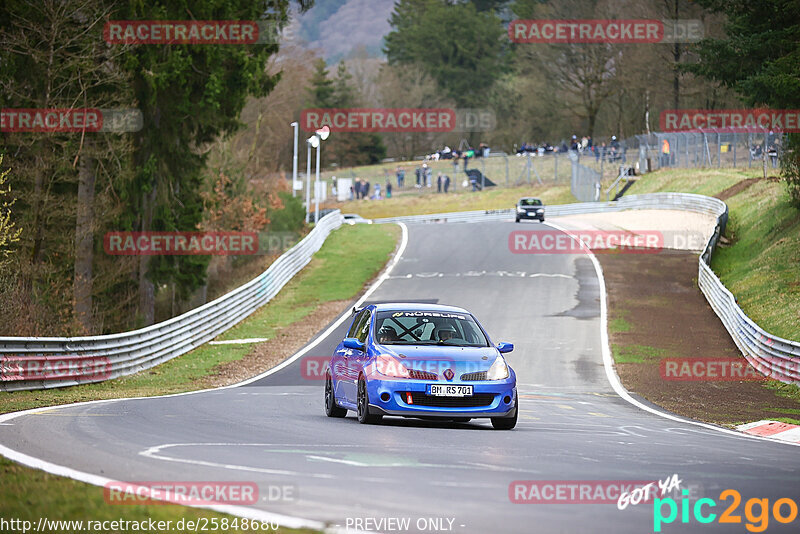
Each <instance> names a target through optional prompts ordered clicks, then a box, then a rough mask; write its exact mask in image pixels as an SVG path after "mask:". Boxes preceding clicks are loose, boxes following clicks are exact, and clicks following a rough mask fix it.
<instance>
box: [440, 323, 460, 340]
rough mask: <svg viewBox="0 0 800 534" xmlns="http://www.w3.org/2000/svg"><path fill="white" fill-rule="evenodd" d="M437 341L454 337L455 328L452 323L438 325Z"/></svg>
mask: <svg viewBox="0 0 800 534" xmlns="http://www.w3.org/2000/svg"><path fill="white" fill-rule="evenodd" d="M437 335H438V336H439V341H447V340H448V339H453V338H454V337H456V329H455V328H453V326H452V325H449V324H446V325H443V326H440V327H439V331H438V334H437Z"/></svg>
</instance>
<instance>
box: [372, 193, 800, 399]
mask: <svg viewBox="0 0 800 534" xmlns="http://www.w3.org/2000/svg"><path fill="white" fill-rule="evenodd" d="M629 209H678V210H686V211H692V212H696V213H702V214H706V215H711V216H713V217H716V219H717V224H716V226H715V228H714V233H713V234H712V235H711V237H710V238H709V240H708V243H707V244H706V247H705V249H704V250H703V252H702V254H701V255H700V258H699V262H698V263H699V267H698V286H699V287H700V291H702V293H703V295H704V296H705V297H706V300H708V303H709V304H710V305H711V308H712V309H713V310H714V312H715V313H716V314H717V316H718V317H719V318H720V320H721V321H722V324H723V325H724V326H725V329H726V330H727V331H728V333H729V334H730V335H731V337H732V338H733V341H734V342H735V343H736V345H737V346H738V347H739V350H740V351H741V352H742V354H743V355H744V357H745V358H746V359H747V361H748V362H750V364H751V365H752V366H753V367H755V368H756V369H758V371H759V372H761V373H762V374H764V375H766V376H768V377H770V378H774V379H776V380H780V381H781V382H786V383H795V384H800V343H799V342H797V341H790V340H787V339H783V338H780V337H778V336H775V335H773V334H770V333H769V332H767V331H765V330H764V329H762V328H761V327H759V326H758V325H757V324H756V323H755V322H753V320H752V319H750V318H749V317H748V316H747V315H746V314H745V313H744V311H742V309H741V308H740V307H739V305H738V304H737V302H736V298H735V297H734V296H733V294H731V292H730V291H728V289H727V288H726V287H725V286H724V284H723V283H722V282H721V281H720V279H719V278H718V277H717V275H716V274H714V271H712V270H711V268H710V267H709V264H710V262H711V256H712V255H713V253H714V250H715V248H716V246H717V243H718V241H719V238H720V236H721V235H722V234H723V233H724V232H725V226H726V224H727V222H728V206H727V205H726V204H725V203H724V202H723V201H721V200H719V199H716V198H712V197H707V196H703V195H694V194H690V193H651V194H646V195H630V196H625V197H622V198H621V199H619V200H617V201H614V202H585V203H579V204H564V205H554V206H546V207H545V216H546V217H558V216H565V215H582V214H590V213H605V212H616V211H624V210H629ZM513 218H514V210H513V209H506V210H486V211H467V212H461V213H437V214H430V215H411V216H406V217H390V218H385V219H375V221H374V222H376V223H390V222H405V223H408V224H414V223H437V222H467V223H470V222H482V221H497V220H511V219H513Z"/></svg>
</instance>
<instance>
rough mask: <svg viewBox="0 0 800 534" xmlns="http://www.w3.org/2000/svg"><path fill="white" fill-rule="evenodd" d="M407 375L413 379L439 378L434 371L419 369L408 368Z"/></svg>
mask: <svg viewBox="0 0 800 534" xmlns="http://www.w3.org/2000/svg"><path fill="white" fill-rule="evenodd" d="M408 377H409V378H413V379H414V380H439V377H438V375H437V374H436V373H430V372H428V371H420V370H419V369H409V370H408Z"/></svg>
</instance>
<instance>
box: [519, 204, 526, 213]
mask: <svg viewBox="0 0 800 534" xmlns="http://www.w3.org/2000/svg"><path fill="white" fill-rule="evenodd" d="M517 213H525V208H523V207H521V206H517Z"/></svg>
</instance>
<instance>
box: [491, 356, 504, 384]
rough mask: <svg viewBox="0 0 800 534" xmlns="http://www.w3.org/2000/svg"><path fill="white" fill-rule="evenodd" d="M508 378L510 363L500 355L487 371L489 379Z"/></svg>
mask: <svg viewBox="0 0 800 534" xmlns="http://www.w3.org/2000/svg"><path fill="white" fill-rule="evenodd" d="M504 378H508V364H506V360H505V359H504V358H503V357H502V356H498V357H497V359H495V361H494V363H493V364H492V366H491V367H489V370H488V371H487V372H486V379H487V380H503V379H504Z"/></svg>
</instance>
